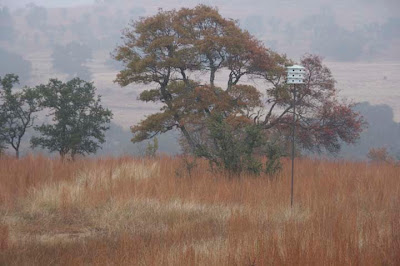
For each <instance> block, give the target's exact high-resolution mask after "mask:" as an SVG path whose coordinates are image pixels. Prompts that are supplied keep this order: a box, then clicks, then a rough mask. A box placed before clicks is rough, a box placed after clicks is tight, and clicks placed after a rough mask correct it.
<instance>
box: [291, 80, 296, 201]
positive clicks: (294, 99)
mask: <svg viewBox="0 0 400 266" xmlns="http://www.w3.org/2000/svg"><path fill="white" fill-rule="evenodd" d="M295 129H296V85H295V84H293V125H292V187H291V193H290V206H291V207H293V185H294V182H293V181H294V178H293V177H294V141H295Z"/></svg>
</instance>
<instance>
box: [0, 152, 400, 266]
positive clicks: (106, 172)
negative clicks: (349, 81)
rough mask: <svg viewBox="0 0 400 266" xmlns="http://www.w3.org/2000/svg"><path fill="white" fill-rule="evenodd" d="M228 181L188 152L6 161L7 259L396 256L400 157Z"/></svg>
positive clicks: (313, 164) (232, 261)
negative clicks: (185, 156) (189, 168)
mask: <svg viewBox="0 0 400 266" xmlns="http://www.w3.org/2000/svg"><path fill="white" fill-rule="evenodd" d="M283 163H284V169H283V171H282V172H281V173H280V174H279V175H278V176H276V177H275V178H274V179H270V178H268V177H266V176H265V177H257V178H255V177H251V176H242V177H241V178H234V179H229V178H227V176H226V175H224V174H214V173H212V172H210V171H208V170H207V169H208V167H207V163H206V162H201V161H200V162H198V166H197V167H196V168H195V169H194V170H193V172H192V173H191V176H189V175H188V174H187V173H186V172H185V170H184V168H183V160H182V159H181V158H172V157H161V158H157V159H149V160H143V159H134V158H130V157H124V158H105V159H81V160H78V161H75V162H61V161H60V160H58V159H50V158H46V157H40V156H38V157H25V158H23V159H21V160H19V161H17V160H15V159H11V158H10V159H8V158H2V159H0V265H89V264H90V265H399V264H400V167H399V166H398V165H397V166H396V165H394V164H368V163H355V162H330V161H317V160H310V159H299V160H298V161H297V162H296V167H297V172H296V180H295V205H294V207H293V208H290V199H289V193H290V187H289V184H290V183H289V173H290V167H289V165H290V164H289V161H285V162H283Z"/></svg>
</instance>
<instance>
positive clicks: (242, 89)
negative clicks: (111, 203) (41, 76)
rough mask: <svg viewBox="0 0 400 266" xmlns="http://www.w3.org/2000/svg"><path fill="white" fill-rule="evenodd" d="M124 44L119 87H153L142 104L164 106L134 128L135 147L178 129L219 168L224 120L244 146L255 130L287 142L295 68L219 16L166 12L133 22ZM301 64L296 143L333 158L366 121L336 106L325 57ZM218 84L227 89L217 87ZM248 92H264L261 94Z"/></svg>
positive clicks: (348, 107) (210, 11) (206, 10)
mask: <svg viewBox="0 0 400 266" xmlns="http://www.w3.org/2000/svg"><path fill="white" fill-rule="evenodd" d="M123 40H124V43H123V44H122V45H120V46H119V47H117V49H116V50H115V54H114V57H115V59H116V60H118V61H120V62H122V63H123V64H124V69H123V70H122V71H121V72H120V73H119V74H118V75H117V78H116V82H117V83H119V84H120V85H121V86H127V85H129V84H132V83H135V84H145V85H151V86H146V89H145V90H143V91H142V93H141V94H140V96H139V99H140V100H142V101H145V102H157V103H162V104H163V107H162V108H161V109H160V112H158V113H155V114H152V115H149V116H148V117H147V118H146V119H144V120H142V121H141V122H140V123H139V124H137V125H135V126H133V127H132V132H133V133H134V137H133V141H134V142H139V141H143V140H145V139H149V138H152V137H153V136H155V135H157V134H159V133H164V132H167V131H169V130H172V129H174V128H177V129H179V130H180V132H181V133H182V135H183V136H184V138H185V141H186V142H187V144H188V146H189V147H190V149H191V150H192V151H193V152H196V153H197V154H200V155H201V156H203V157H207V158H208V159H210V160H216V158H215V157H216V156H218V155H217V153H215V152H214V151H215V150H218V147H217V146H218V143H217V142H215V141H212V139H210V138H209V137H210V136H211V135H212V134H211V135H210V128H209V127H207V121H209V119H210V117H215V116H218V117H220V116H221V115H222V116H223V118H224V123H225V122H226V123H228V124H229V126H230V127H229V128H230V130H232V131H235V132H237V134H234V136H235V137H238V138H239V139H240V138H242V139H243V138H246V134H243V130H241V129H243V128H245V127H248V126H250V125H252V126H257V127H258V128H261V129H262V131H263V134H264V135H265V136H267V137H271V136H273V135H276V136H287V135H289V132H290V123H291V121H292V120H291V117H292V113H293V97H292V95H293V87H291V86H288V85H287V84H286V69H285V67H286V66H288V65H291V64H293V62H292V61H291V60H289V59H287V58H286V56H285V55H280V54H278V53H276V52H274V51H271V50H270V49H268V48H266V47H265V46H264V45H263V44H262V43H261V42H260V41H258V40H257V39H255V38H254V37H253V36H252V35H250V34H249V33H248V32H247V31H244V30H242V29H241V28H240V27H239V25H238V23H237V22H236V21H234V20H231V19H226V18H223V17H222V16H221V15H220V14H219V12H218V10H217V9H215V8H212V7H209V6H205V5H199V6H197V7H195V8H193V9H189V8H182V9H180V10H172V11H162V10H161V11H159V12H158V13H157V14H156V15H154V16H150V17H145V18H141V19H140V20H139V21H136V22H132V24H131V25H130V27H128V28H127V29H125V31H124V33H123ZM300 63H301V64H302V65H304V66H305V68H306V71H307V77H306V83H305V84H304V85H300V86H297V89H296V91H297V95H296V106H298V108H297V112H296V124H297V129H298V130H297V132H296V134H297V136H298V138H297V139H298V142H299V143H300V144H301V146H302V147H303V148H305V149H309V150H323V149H325V150H328V151H330V152H335V151H338V150H339V149H340V144H341V142H342V141H344V142H346V143H353V142H354V141H355V140H356V139H357V138H358V136H359V133H360V132H361V130H362V127H363V123H364V122H363V119H362V117H360V115H359V114H358V113H355V112H354V111H353V110H352V104H349V103H345V102H341V101H339V100H338V99H337V90H336V88H335V80H334V78H333V76H332V74H331V72H330V70H329V69H328V68H327V67H326V66H324V65H323V63H322V60H321V58H320V57H318V56H314V55H306V56H304V57H303V58H302V59H301V62H300ZM218 75H221V76H222V75H224V76H225V77H224V78H221V77H220V76H218ZM217 76H218V80H219V81H220V80H224V81H223V83H222V82H216V80H217V78H216V77H217ZM220 78H221V79H220ZM249 80H254V81H256V82H250V83H249V82H248V81H249ZM250 84H263V85H264V84H265V85H264V87H266V88H267V89H266V91H265V93H261V91H260V90H261V88H256V87H255V86H253V85H250ZM149 87H150V88H149ZM214 140H215V139H214Z"/></svg>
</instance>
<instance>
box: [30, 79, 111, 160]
mask: <svg viewBox="0 0 400 266" xmlns="http://www.w3.org/2000/svg"><path fill="white" fill-rule="evenodd" d="M38 91H39V93H40V95H41V106H42V107H43V108H47V109H49V110H50V116H51V117H52V123H51V124H42V125H41V126H37V127H35V129H36V130H37V131H39V132H40V133H41V136H38V137H33V138H32V140H31V143H32V146H34V147H36V146H40V147H42V148H47V149H48V150H49V151H50V152H54V151H57V152H59V153H60V155H61V157H63V158H64V157H65V156H66V155H70V156H71V157H72V158H74V157H75V155H78V154H81V155H84V154H90V153H94V152H96V151H97V149H98V148H100V143H104V141H105V137H104V132H105V131H106V130H107V129H108V128H109V127H108V124H109V123H110V120H111V118H112V113H111V111H110V110H108V109H107V108H104V107H103V106H102V105H101V98H100V96H97V97H96V95H95V91H96V89H95V87H94V86H93V83H90V82H86V81H83V80H81V79H79V78H75V79H72V80H70V81H68V82H66V83H64V82H61V81H59V80H57V79H51V80H50V81H49V83H48V84H46V85H39V86H38Z"/></svg>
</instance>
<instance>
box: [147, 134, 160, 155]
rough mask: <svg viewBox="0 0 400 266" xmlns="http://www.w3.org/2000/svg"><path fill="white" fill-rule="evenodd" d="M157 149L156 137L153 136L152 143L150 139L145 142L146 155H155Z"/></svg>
mask: <svg viewBox="0 0 400 266" xmlns="http://www.w3.org/2000/svg"><path fill="white" fill-rule="evenodd" d="M157 150H158V139H157V137H154V138H153V143H151V142H150V141H149V142H148V143H147V146H146V150H145V154H146V157H155V156H156V153H157Z"/></svg>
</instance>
